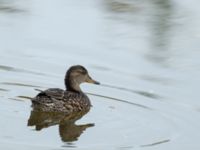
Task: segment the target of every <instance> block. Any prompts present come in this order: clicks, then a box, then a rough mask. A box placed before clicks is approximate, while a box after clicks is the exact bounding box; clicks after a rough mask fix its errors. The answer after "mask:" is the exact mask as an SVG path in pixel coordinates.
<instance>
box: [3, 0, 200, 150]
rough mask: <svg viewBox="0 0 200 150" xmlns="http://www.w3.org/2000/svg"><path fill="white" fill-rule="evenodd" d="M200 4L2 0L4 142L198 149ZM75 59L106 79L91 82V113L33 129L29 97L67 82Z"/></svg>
mask: <svg viewBox="0 0 200 150" xmlns="http://www.w3.org/2000/svg"><path fill="white" fill-rule="evenodd" d="M199 4H200V2H199V1H197V0H190V1H180V0H149V1H145V0H96V1H94V0H86V1H81V0H68V1H66V0H59V1H58V0H48V1H47V0H43V1H39V0H28V1H27V0H17V1H16V0H1V1H0V54H1V55H0V56H1V59H0V77H1V78H0V103H1V105H0V110H1V115H0V120H1V121H0V125H1V128H0V148H1V149H11V150H12V149H16V148H17V149H21V150H25V149H36V148H37V149H43V150H44V149H48V150H58V149H74V150H85V149H95V150H102V149H110V150H132V149H148V150H151V149H152V150H155V149H157V150H168V149H174V150H177V149H182V150H188V149H192V150H198V149H199V148H200V144H199V138H200V133H199V131H198V130H199V126H200V115H199V113H200V102H199V100H198V99H199V97H200V95H199V84H200V80H199V78H198V77H199V75H200V67H199V66H200V59H199V56H200V51H199V46H200V44H199V39H200V29H199V26H200V15H199V14H200V10H199ZM74 64H81V65H84V66H85V67H86V68H87V69H88V70H89V72H90V74H91V76H92V77H93V78H94V79H96V80H98V81H100V82H101V83H102V85H101V86H95V85H89V84H83V85H82V89H83V91H85V92H87V93H88V96H89V97H90V99H91V102H92V104H93V107H92V109H91V111H90V112H89V113H88V114H86V115H85V116H84V117H83V118H81V119H80V120H78V121H77V122H76V124H73V125H71V126H70V128H65V127H67V126H65V125H63V126H62V127H63V128H61V127H60V125H58V124H56V123H55V125H52V126H50V127H48V128H44V129H42V130H40V131H36V130H35V128H34V127H32V126H27V124H28V120H29V117H30V115H31V107H30V105H31V102H30V100H28V99H26V98H25V97H34V96H35V95H36V94H37V93H38V91H36V90H35V89H42V90H43V89H46V88H50V87H58V88H64V84H63V78H64V74H65V71H66V70H67V68H68V67H70V66H71V65H74ZM82 127H83V128H82ZM61 129H63V130H61ZM68 129H70V130H68ZM70 131H74V132H72V134H75V133H76V132H77V135H76V136H77V137H76V138H74V139H73V140H72V141H71V142H67V141H66V138H68V137H65V140H64V139H63V137H62V135H63V136H64V135H66V136H68V135H69V137H70V134H67V133H69V132H70ZM71 137H72V136H71Z"/></svg>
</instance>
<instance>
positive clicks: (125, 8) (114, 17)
mask: <svg viewBox="0 0 200 150" xmlns="http://www.w3.org/2000/svg"><path fill="white" fill-rule="evenodd" d="M104 7H105V9H106V11H107V14H109V17H107V19H109V20H111V21H113V22H112V23H111V24H110V26H112V27H110V28H109V32H111V35H114V36H113V37H111V40H110V43H113V45H112V47H114V48H115V49H117V48H119V49H123V50H124V49H130V50H131V51H133V48H134V49H140V47H137V46H140V45H138V44H137V41H139V42H140V37H143V38H142V41H141V42H142V44H143V45H144V46H142V47H141V48H142V49H143V50H142V51H146V52H145V54H144V57H145V58H146V59H147V60H148V61H150V62H153V63H155V64H158V65H161V66H163V67H166V66H167V67H170V65H171V64H170V62H169V60H170V57H171V56H172V54H171V52H170V51H169V49H170V38H171V37H172V35H170V34H171V30H172V27H173V26H172V25H173V23H172V17H173V16H174V8H173V5H172V1H171V0H150V1H145V0H140V1H138V0H126V1H124V0H108V1H107V0H106V1H104ZM138 24H139V27H138ZM138 28H139V29H141V31H145V32H139V34H138V35H137V31H136V30H137V29H138ZM116 29H117V30H116ZM134 31H135V32H134ZM115 37H117V38H115ZM147 37H148V38H147ZM138 38H139V40H138ZM146 39H147V41H146ZM114 40H115V41H114ZM116 40H117V41H116ZM113 41H114V42H113ZM119 43H120V44H119ZM130 43H133V44H130ZM114 45H115V46H114ZM116 45H117V46H118V47H116Z"/></svg>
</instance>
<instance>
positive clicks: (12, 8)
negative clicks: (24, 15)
mask: <svg viewBox="0 0 200 150" xmlns="http://www.w3.org/2000/svg"><path fill="white" fill-rule="evenodd" d="M15 3H16V1H14V0H9V1H8V0H0V13H1V12H4V13H20V12H24V10H23V9H21V8H18V7H17V5H16V4H15Z"/></svg>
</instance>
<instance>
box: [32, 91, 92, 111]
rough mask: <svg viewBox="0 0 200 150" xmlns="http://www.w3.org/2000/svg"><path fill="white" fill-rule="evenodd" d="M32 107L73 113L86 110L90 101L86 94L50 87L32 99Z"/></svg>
mask: <svg viewBox="0 0 200 150" xmlns="http://www.w3.org/2000/svg"><path fill="white" fill-rule="evenodd" d="M32 107H33V109H34V110H38V111H45V112H65V113H74V112H79V111H88V110H89V109H90V107H91V103H90V100H89V98H88V96H87V95H86V94H84V93H82V92H80V93H79V92H72V91H66V90H62V89H58V88H50V89H47V90H45V91H42V92H40V93H39V94H38V95H37V96H36V97H35V98H33V99H32Z"/></svg>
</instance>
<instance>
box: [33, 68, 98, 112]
mask: <svg viewBox="0 0 200 150" xmlns="http://www.w3.org/2000/svg"><path fill="white" fill-rule="evenodd" d="M85 82H86V83H92V84H97V85H99V84H100V83H99V82H98V81H95V80H93V79H92V78H91V77H90V75H89V73H88V71H87V69H86V68H85V67H83V66H81V65H74V66H71V67H70V68H69V69H68V70H67V72H66V74H65V78H64V83H65V90H63V89H60V88H49V89H47V90H44V91H40V93H38V94H37V95H36V96H35V97H34V98H32V99H31V101H32V108H33V110H34V111H44V112H63V113H67V114H71V113H77V112H80V111H86V112H87V111H89V110H90V107H91V106H92V105H91V102H90V99H89V98H88V96H87V95H86V94H85V93H84V92H83V91H82V90H81V88H80V84H82V83H85Z"/></svg>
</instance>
